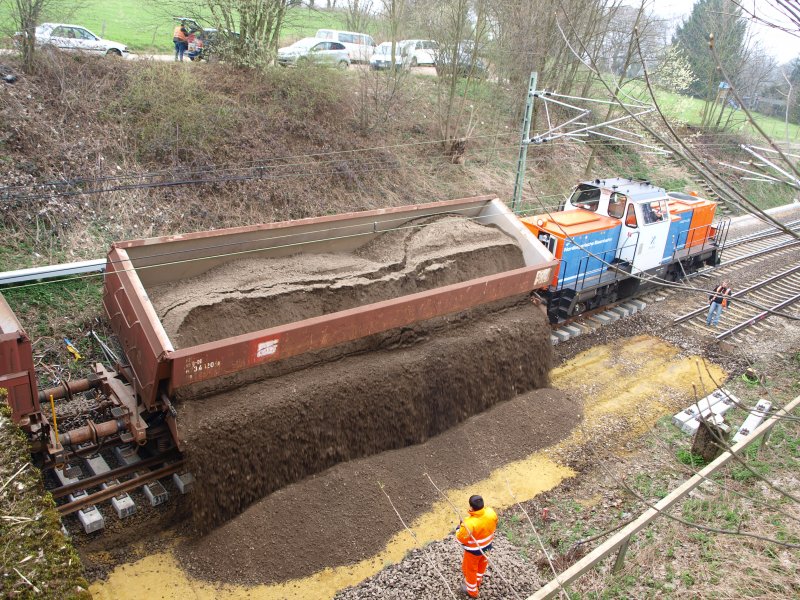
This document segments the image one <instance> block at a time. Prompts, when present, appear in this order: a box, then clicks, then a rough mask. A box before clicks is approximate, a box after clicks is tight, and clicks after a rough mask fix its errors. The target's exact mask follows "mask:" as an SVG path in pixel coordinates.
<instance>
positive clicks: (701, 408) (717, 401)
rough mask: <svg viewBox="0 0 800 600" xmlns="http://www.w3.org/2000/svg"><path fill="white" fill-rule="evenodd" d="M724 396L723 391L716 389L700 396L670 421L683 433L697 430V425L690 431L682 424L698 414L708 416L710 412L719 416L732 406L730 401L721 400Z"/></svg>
mask: <svg viewBox="0 0 800 600" xmlns="http://www.w3.org/2000/svg"><path fill="white" fill-rule="evenodd" d="M725 398H726V396H725V393H724V392H722V391H720V390H716V391H714V392H712V393H711V394H709V395H708V396H706V397H705V398H701V399H700V400H698V401H697V402H693V403H692V404H690V405H689V406H688V407H687V408H686V409H684V410H682V411H681V412H679V413H677V414H675V415H673V417H672V423H673V425H675V426H676V427H678V428H680V429H681V430H682V431H684V432H685V433H693V432H694V431H697V427H694V428H693V429H692V430H691V431H687V430H686V429H685V428H684V425H686V423H687V422H689V421H691V420H692V419H694V420H695V421H697V420H698V415H702V416H703V417H705V418H708V417H710V415H712V414H716V415H720V416H721V415H723V414H725V413H726V412H727V411H728V410H729V409H730V407H731V406H732V403H729V404H726V403H725V402H723V400H724V399H725ZM715 409H717V410H715Z"/></svg>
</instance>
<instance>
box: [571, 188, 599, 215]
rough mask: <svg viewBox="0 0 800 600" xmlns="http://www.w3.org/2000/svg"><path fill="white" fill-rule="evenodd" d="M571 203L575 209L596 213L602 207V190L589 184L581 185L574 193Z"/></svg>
mask: <svg viewBox="0 0 800 600" xmlns="http://www.w3.org/2000/svg"><path fill="white" fill-rule="evenodd" d="M569 203H570V204H571V205H572V206H574V207H575V208H582V209H584V210H590V211H592V212H596V211H597V207H598V206H599V205H600V188H598V187H595V186H593V185H591V184H589V183H581V184H580V185H579V186H578V187H576V188H575V191H574V192H572V196H571V197H570V199H569Z"/></svg>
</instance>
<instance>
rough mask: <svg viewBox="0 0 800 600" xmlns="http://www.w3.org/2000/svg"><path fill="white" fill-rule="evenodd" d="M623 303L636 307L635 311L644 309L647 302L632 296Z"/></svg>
mask: <svg viewBox="0 0 800 600" xmlns="http://www.w3.org/2000/svg"><path fill="white" fill-rule="evenodd" d="M625 304H630V305H632V306H633V307H634V308H636V310H637V311H639V310H644V309H645V308H647V302H643V301H642V300H639V299H638V298H633V299H632V300H628V301H627V302H626V303H625Z"/></svg>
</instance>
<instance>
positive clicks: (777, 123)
mask: <svg viewBox="0 0 800 600" xmlns="http://www.w3.org/2000/svg"><path fill="white" fill-rule="evenodd" d="M624 91H625V93H626V94H630V95H631V96H633V97H636V98H640V99H641V100H642V101H644V102H651V99H650V93H649V92H648V91H647V86H646V85H645V84H644V82H641V81H634V82H631V83H629V84H628V85H627V86H625V89H624ZM655 96H656V101H657V102H658V105H659V107H660V108H661V110H662V111H663V112H664V114H665V116H666V117H667V118H669V119H670V121H673V122H674V123H682V124H684V125H694V126H700V124H701V123H702V122H703V111H704V110H705V105H706V102H705V100H701V99H700V98H693V97H691V96H684V95H682V94H677V93H675V92H670V91H667V90H665V89H662V88H655ZM731 98H732V99H733V97H732V96H731ZM719 106H720V105H719V104H717V105H716V106H715V108H714V115H715V116H714V119H713V121H714V123H715V124H716V122H717V117H718V116H719ZM751 114H752V115H753V118H754V119H755V120H756V122H757V123H758V125H759V126H760V127H761V128H762V129H763V130H764V132H765V133H766V134H767V135H768V136H770V137H771V138H772V139H773V140H775V141H776V142H785V141H786V133H787V129H786V125H785V123H784V121H783V119H777V118H775V117H768V116H766V115H763V114H761V113H758V112H754V111H751ZM719 125H720V127H721V128H722V130H723V131H721V132H720V135H722V136H728V135H729V134H730V133H738V134H741V135H744V136H747V137H752V138H753V139H755V140H758V141H759V143H760V144H764V143H765V142H764V139H763V138H762V137H761V134H760V133H758V131H757V130H756V128H755V127H754V126H753V125H752V124H751V123H750V121H749V120H748V119H747V115H746V114H745V113H744V111H742V110H732V109H731V107H730V106H729V105H726V106H725V109H724V111H723V113H722V116H721V119H720V122H719ZM788 137H789V140H790V141H791V142H793V143H798V142H800V125H797V124H796V123H789V126H788Z"/></svg>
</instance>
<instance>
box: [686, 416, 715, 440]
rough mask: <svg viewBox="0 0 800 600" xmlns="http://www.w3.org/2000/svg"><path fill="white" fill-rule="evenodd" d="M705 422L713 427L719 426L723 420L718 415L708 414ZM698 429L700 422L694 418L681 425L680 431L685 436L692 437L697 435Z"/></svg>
mask: <svg viewBox="0 0 800 600" xmlns="http://www.w3.org/2000/svg"><path fill="white" fill-rule="evenodd" d="M706 421H708V422H709V423H713V424H714V425H717V426H721V425H722V421H723V418H722V417H721V416H720V415H714V414H710V413H709V415H708V416H707V417H706ZM699 427H700V420H699V419H697V418H696V417H692V418H691V419H689V420H688V421H686V423H684V424H683V426H682V427H681V431H682V432H683V433H685V434H687V435H694V434H695V433H697V430H698V428H699Z"/></svg>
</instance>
